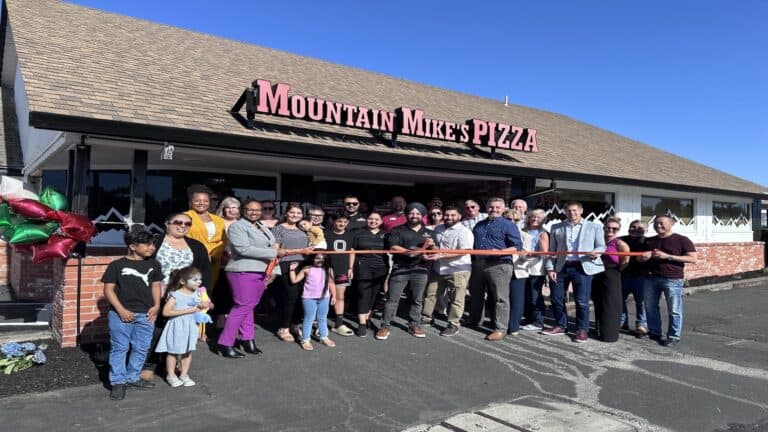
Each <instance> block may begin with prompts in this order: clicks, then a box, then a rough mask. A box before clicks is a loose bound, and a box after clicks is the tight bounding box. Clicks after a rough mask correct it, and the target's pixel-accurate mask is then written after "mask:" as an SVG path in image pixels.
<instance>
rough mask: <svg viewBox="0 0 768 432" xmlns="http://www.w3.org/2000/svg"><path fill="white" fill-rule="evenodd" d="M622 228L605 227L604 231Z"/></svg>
mask: <svg viewBox="0 0 768 432" xmlns="http://www.w3.org/2000/svg"><path fill="white" fill-rule="evenodd" d="M620 229H621V228H619V227H603V230H604V231H618V230H620Z"/></svg>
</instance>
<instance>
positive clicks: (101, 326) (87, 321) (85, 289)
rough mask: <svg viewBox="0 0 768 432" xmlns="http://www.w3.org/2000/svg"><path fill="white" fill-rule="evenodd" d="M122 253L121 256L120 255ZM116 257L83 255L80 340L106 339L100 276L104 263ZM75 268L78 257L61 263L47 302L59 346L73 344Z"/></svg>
mask: <svg viewBox="0 0 768 432" xmlns="http://www.w3.org/2000/svg"><path fill="white" fill-rule="evenodd" d="M121 256H122V255H121ZM117 258H119V256H101V257H86V258H83V259H82V264H81V276H80V277H81V284H80V343H93V342H106V341H108V340H109V331H108V327H107V310H109V303H108V302H107V300H106V298H104V284H103V283H102V282H101V276H102V275H103V274H104V270H105V269H106V268H107V265H108V264H109V263H110V262H112V261H114V260H115V259H117ZM77 271H78V260H77V259H68V260H67V261H66V262H65V263H64V266H63V272H62V276H63V278H61V280H60V281H57V282H58V283H57V286H58V287H59V289H58V290H57V292H56V296H55V297H54V301H53V304H52V305H51V314H52V316H51V328H52V330H53V334H54V337H55V338H56V339H57V340H58V341H59V342H60V343H61V346H62V347H73V346H76V345H77V330H78V329H77Z"/></svg>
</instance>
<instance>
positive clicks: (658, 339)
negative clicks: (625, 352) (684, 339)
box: [648, 333, 661, 342]
mask: <svg viewBox="0 0 768 432" xmlns="http://www.w3.org/2000/svg"><path fill="white" fill-rule="evenodd" d="M648 339H650V340H652V341H656V342H661V335H658V334H652V333H651V334H649V335H648Z"/></svg>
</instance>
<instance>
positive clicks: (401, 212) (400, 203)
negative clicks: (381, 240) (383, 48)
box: [381, 195, 406, 234]
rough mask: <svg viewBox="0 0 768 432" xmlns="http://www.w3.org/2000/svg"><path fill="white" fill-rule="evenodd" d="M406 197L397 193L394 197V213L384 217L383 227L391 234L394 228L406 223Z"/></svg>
mask: <svg viewBox="0 0 768 432" xmlns="http://www.w3.org/2000/svg"><path fill="white" fill-rule="evenodd" d="M405 204H406V202H405V198H403V197H401V196H399V195H397V196H393V197H392V213H389V214H386V215H384V217H382V218H381V219H382V222H381V227H382V228H383V229H384V231H385V232H386V233H387V234H389V233H390V232H391V231H392V228H394V227H398V226H400V225H405V222H406V217H405Z"/></svg>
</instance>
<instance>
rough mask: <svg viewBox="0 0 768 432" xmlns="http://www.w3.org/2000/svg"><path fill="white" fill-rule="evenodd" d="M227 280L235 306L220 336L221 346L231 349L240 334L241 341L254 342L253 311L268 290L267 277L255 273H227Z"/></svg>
mask: <svg viewBox="0 0 768 432" xmlns="http://www.w3.org/2000/svg"><path fill="white" fill-rule="evenodd" d="M227 280H228V281H229V286H230V287H231V288H232V302H233V303H234V306H232V309H231V310H230V311H229V316H228V317H227V322H226V323H225V324H224V330H222V331H221V335H220V336H219V345H223V346H229V347H231V346H234V345H235V339H236V338H237V333H238V332H239V333H240V340H253V309H254V308H255V307H256V305H258V304H259V300H261V295H262V294H264V290H265V289H266V286H265V285H264V281H265V280H266V276H265V275H264V273H255V272H227Z"/></svg>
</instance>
